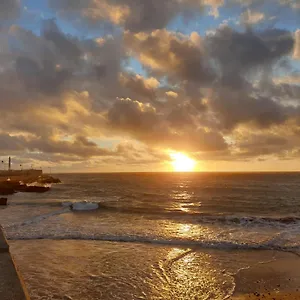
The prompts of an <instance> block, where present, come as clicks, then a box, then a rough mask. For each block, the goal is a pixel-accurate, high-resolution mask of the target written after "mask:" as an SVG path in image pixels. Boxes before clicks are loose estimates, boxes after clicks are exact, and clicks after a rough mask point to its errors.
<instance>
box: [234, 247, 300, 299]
mask: <svg viewBox="0 0 300 300" xmlns="http://www.w3.org/2000/svg"><path fill="white" fill-rule="evenodd" d="M235 282H236V290H235V293H234V295H233V297H231V298H230V299H232V300H248V299H264V300H269V299H271V300H274V299H276V300H284V299H300V258H299V256H297V255H295V254H293V253H286V252H276V260H274V261H270V262H268V263H264V264H260V263H258V264H257V265H255V266H253V267H251V268H249V269H246V270H242V271H240V272H239V273H238V274H237V275H236V276H235Z"/></svg>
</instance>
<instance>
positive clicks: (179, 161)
mask: <svg viewBox="0 0 300 300" xmlns="http://www.w3.org/2000/svg"><path fill="white" fill-rule="evenodd" d="M170 157H171V159H172V166H173V169H174V171H175V172H192V171H194V168H195V166H196V162H195V161H194V160H193V159H191V158H189V157H188V156H186V155H185V154H182V153H171V154H170Z"/></svg>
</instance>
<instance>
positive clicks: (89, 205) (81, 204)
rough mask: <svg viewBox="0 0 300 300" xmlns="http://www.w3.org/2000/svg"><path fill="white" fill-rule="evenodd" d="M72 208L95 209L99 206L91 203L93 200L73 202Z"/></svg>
mask: <svg viewBox="0 0 300 300" xmlns="http://www.w3.org/2000/svg"><path fill="white" fill-rule="evenodd" d="M71 208H72V210H95V209H98V208H99V204H98V203H93V202H87V201H83V202H75V203H73V204H72V206H71Z"/></svg>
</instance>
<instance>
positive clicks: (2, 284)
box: [0, 227, 29, 300]
mask: <svg viewBox="0 0 300 300" xmlns="http://www.w3.org/2000/svg"><path fill="white" fill-rule="evenodd" d="M0 247H1V248H0V299H1V300H29V294H28V292H27V290H26V287H25V285H24V283H23V280H22V277H21V275H20V273H19V272H18V270H17V268H16V265H15V263H14V260H13V258H12V256H11V254H10V253H9V246H8V244H7V240H6V238H5V235H4V233H3V230H2V227H0Z"/></svg>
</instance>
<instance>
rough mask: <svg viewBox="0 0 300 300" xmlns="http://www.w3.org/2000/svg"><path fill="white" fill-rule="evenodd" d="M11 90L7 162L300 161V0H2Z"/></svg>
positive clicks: (4, 94) (0, 91) (4, 107)
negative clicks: (10, 159)
mask: <svg viewBox="0 0 300 300" xmlns="http://www.w3.org/2000/svg"><path fill="white" fill-rule="evenodd" d="M0 95H1V97H0V159H1V160H3V161H4V163H2V166H0V167H1V168H2V169H3V168H6V167H7V161H8V156H9V155H10V156H12V158H13V168H15V169H18V168H20V165H22V168H31V167H34V168H43V169H44V170H45V171H47V170H50V169H51V170H52V172H144V171H146V172H149V171H154V172H158V171H172V170H174V163H173V164H172V161H173V160H174V157H189V158H190V159H191V160H193V161H194V162H195V166H196V167H195V171H299V170H300V159H299V158H300V0H84V1H83V0H0ZM186 161H187V160H184V159H183V160H182V164H184V163H185V162H186Z"/></svg>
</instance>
